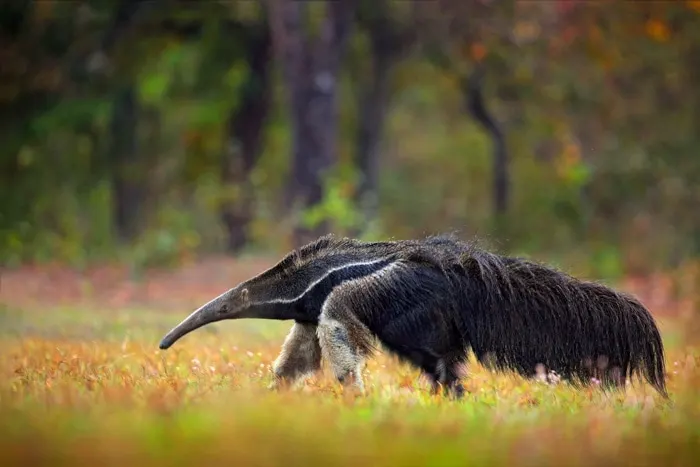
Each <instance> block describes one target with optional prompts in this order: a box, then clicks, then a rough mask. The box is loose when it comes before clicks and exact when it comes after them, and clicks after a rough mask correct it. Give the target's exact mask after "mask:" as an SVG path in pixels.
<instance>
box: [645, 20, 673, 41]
mask: <svg viewBox="0 0 700 467" xmlns="http://www.w3.org/2000/svg"><path fill="white" fill-rule="evenodd" d="M646 31H647V34H648V35H649V37H651V38H653V39H655V40H657V41H659V42H666V41H667V40H668V38H669V36H670V35H671V32H670V31H669V30H668V27H667V26H666V24H664V23H663V22H661V21H659V20H655V19H651V20H649V21H647V23H646Z"/></svg>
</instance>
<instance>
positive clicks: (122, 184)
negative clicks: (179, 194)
mask: <svg viewBox="0 0 700 467" xmlns="http://www.w3.org/2000/svg"><path fill="white" fill-rule="evenodd" d="M113 105H114V108H113V110H112V121H111V136H112V140H111V144H110V147H109V154H110V158H109V160H110V167H111V170H112V207H113V216H114V225H115V228H116V231H117V235H118V237H119V239H120V240H121V241H131V240H133V239H134V238H135V237H136V236H137V235H138V234H139V229H140V218H139V214H140V212H139V211H140V209H139V206H140V205H141V202H142V198H143V179H142V176H141V173H140V171H139V154H138V150H137V142H136V139H137V136H136V127H137V119H138V102H137V97H136V91H135V89H134V87H133V86H132V85H127V86H125V87H124V88H123V89H121V90H119V91H118V92H117V93H116V97H115V99H114V104H113Z"/></svg>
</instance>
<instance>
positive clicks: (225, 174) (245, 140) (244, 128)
mask: <svg viewBox="0 0 700 467" xmlns="http://www.w3.org/2000/svg"><path fill="white" fill-rule="evenodd" d="M262 26H263V27H260V28H255V29H254V30H253V31H251V36H250V38H249V40H248V42H247V50H248V57H247V61H248V66H249V75H248V81H247V83H246V84H245V85H244V90H243V94H242V96H241V102H240V104H239V106H238V108H237V109H235V110H233V111H231V114H230V116H229V122H228V129H227V135H226V139H227V141H226V144H225V149H224V154H223V158H222V181H223V183H224V185H225V186H228V187H235V189H236V196H235V199H233V200H231V201H227V202H225V203H224V204H223V206H222V207H221V219H222V221H223V223H224V226H225V227H226V236H227V242H226V247H227V250H228V251H229V252H230V253H235V252H237V251H239V250H240V249H241V248H243V247H244V246H245V244H246V243H247V241H248V230H247V229H248V225H249V223H250V221H251V219H252V217H253V196H252V186H251V184H250V173H251V171H252V170H253V168H254V167H255V164H256V162H257V161H258V159H259V157H260V154H261V152H262V139H263V133H264V131H263V130H264V128H265V122H266V119H267V115H268V113H269V108H270V77H269V64H270V58H271V57H270V50H271V39H270V35H269V28H268V27H267V25H266V24H264V25H262Z"/></svg>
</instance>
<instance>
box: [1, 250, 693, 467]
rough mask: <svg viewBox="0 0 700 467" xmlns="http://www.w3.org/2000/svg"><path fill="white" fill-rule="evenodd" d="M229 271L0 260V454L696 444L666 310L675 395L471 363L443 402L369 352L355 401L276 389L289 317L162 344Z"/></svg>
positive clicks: (296, 459) (221, 458) (663, 455)
mask: <svg viewBox="0 0 700 467" xmlns="http://www.w3.org/2000/svg"><path fill="white" fill-rule="evenodd" d="M231 268H233V269H225V268H223V266H221V267H219V268H218V269H217V267H213V266H211V265H210V266H209V267H207V268H206V271H208V272H207V273H206V274H205V273H204V272H203V271H204V269H202V270H191V271H190V272H188V273H186V274H185V273H182V274H180V275H176V274H170V275H164V276H156V275H153V276H150V277H149V278H148V279H147V280H146V281H144V282H143V283H141V285H139V286H135V285H133V283H131V282H129V281H127V280H126V279H125V276H124V275H119V274H117V273H114V272H104V271H103V272H102V273H97V272H94V273H92V278H91V279H90V280H87V279H84V275H80V274H72V275H70V274H67V273H65V272H60V271H53V272H48V273H46V272H45V273H42V274H43V275H42V274H39V273H38V272H37V271H34V270H26V271H23V272H21V271H20V272H6V273H4V274H3V277H2V281H1V285H0V287H1V289H0V290H1V291H0V297H1V298H2V299H1V300H0V302H1V303H2V305H0V325H1V326H0V453H1V454H0V456H1V458H2V465H30V464H31V465H49V464H50V465H68V464H75V463H78V462H99V463H100V464H101V465H132V466H133V465H141V464H144V465H145V464H148V465H151V466H153V465H166V464H167V465H187V464H190V465H191V464H193V463H194V464H199V465H212V464H224V463H225V464H227V465H234V466H238V465H348V466H349V465H354V466H356V465H359V464H361V463H362V462H367V463H369V464H370V465H406V466H410V465H416V466H417V465H460V466H462V465H538V466H540V465H595V464H603V465H654V466H659V465H664V466H666V465H669V466H670V465H695V462H696V460H697V459H698V458H699V457H698V456H700V399H699V398H698V397H697V394H698V391H699V390H700V371H699V369H698V366H700V349H699V348H698V347H696V346H694V345H691V344H690V343H689V341H687V340H686V338H685V337H684V333H683V327H684V326H683V324H682V322H681V321H679V320H678V319H677V318H674V317H673V316H672V315H664V316H661V317H660V318H659V320H660V323H661V327H662V331H663V336H664V340H665V343H666V348H667V371H668V385H669V392H670V395H671V401H670V402H665V401H663V400H662V399H661V398H660V397H659V396H658V395H657V394H656V393H655V392H654V391H653V390H652V389H651V388H650V387H648V386H646V385H639V384H636V385H633V386H630V387H629V388H628V390H627V391H626V392H624V393H612V394H606V393H603V392H601V391H598V390H596V389H595V388H590V389H584V390H575V389H572V388H570V387H568V386H567V385H565V384H562V383H559V384H547V383H546V382H543V381H537V380H525V379H523V378H521V377H518V376H515V375H509V374H501V375H499V374H494V373H491V372H489V371H487V370H485V369H484V368H482V367H480V366H479V365H478V364H476V363H475V362H471V364H470V366H469V374H468V376H467V377H466V378H465V380H464V385H465V388H466V390H467V394H466V396H465V398H464V399H463V400H462V401H459V402H455V401H452V400H449V399H448V398H445V397H443V396H441V395H430V394H429V392H428V385H427V383H426V382H425V381H423V380H422V379H421V377H420V375H419V374H418V373H417V372H415V371H414V370H412V369H410V368H408V367H406V366H404V365H402V364H399V363H397V362H396V361H395V360H394V359H393V358H392V357H390V356H388V355H379V356H377V358H375V359H373V360H371V361H369V362H368V364H367V367H366V370H365V380H366V384H367V389H368V394H367V395H366V396H364V397H356V396H354V395H352V394H346V393H344V392H343V390H342V388H341V387H340V386H339V385H338V384H337V383H335V382H334V381H333V379H332V378H331V377H330V374H329V372H328V371H327V370H326V369H324V371H323V372H322V373H321V374H319V375H318V376H317V377H315V378H312V379H311V380H309V381H308V382H307V383H306V384H305V385H304V386H303V387H302V388H300V389H299V390H294V391H285V392H272V391H270V390H268V389H267V385H268V384H269V382H270V365H271V363H272V361H273V360H274V359H275V357H276V356H277V353H278V351H279V348H280V345H281V343H282V340H283V338H284V336H285V334H286V332H287V330H288V329H289V327H290V323H277V322H273V323H270V322H258V321H253V320H242V321H237V322H228V323H227V322H223V323H217V324H215V325H212V326H209V327H207V328H203V329H201V330H200V331H198V332H196V333H193V334H191V335H189V336H187V337H185V338H183V339H182V340H181V341H180V342H178V343H177V344H176V345H175V346H173V348H171V349H170V350H168V351H161V350H159V349H158V342H159V339H160V338H161V337H162V335H163V334H164V333H165V332H166V331H167V330H168V329H170V328H171V327H172V326H173V325H174V324H176V323H177V322H179V321H180V319H182V318H183V317H184V316H186V315H187V314H188V313H189V312H190V311H191V309H192V307H194V306H196V305H197V304H198V303H200V302H201V301H202V300H206V299H207V298H208V297H210V294H212V293H215V292H216V291H218V290H219V288H221V287H225V286H226V284H229V283H230V282H235V281H236V280H239V279H241V278H242V277H243V276H246V275H247V274H248V273H249V272H250V271H252V270H255V269H258V268H259V266H258V265H255V264H248V265H245V264H244V265H236V266H231ZM207 274H208V275H207ZM659 306H660V305H659Z"/></svg>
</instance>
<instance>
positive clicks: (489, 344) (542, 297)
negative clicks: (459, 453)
mask: <svg viewBox="0 0 700 467" xmlns="http://www.w3.org/2000/svg"><path fill="white" fill-rule="evenodd" d="M240 318H266V319H276V320H294V321H295V324H294V326H293V327H292V329H291V331H290V333H289V335H288V336H287V338H286V340H285V342H284V344H283V347H282V352H281V354H280V356H279V357H278V358H277V360H276V361H275V363H274V365H273V370H274V375H275V383H273V386H277V385H278V384H280V383H282V382H285V383H287V384H290V383H293V382H295V381H301V378H302V377H305V376H308V375H310V374H312V373H313V372H315V371H316V370H318V369H319V368H320V364H321V358H322V357H323V358H324V359H325V360H326V361H327V362H329V363H330V366H331V368H332V369H333V372H334V373H335V377H336V378H337V379H338V380H339V381H340V382H341V383H343V384H350V383H351V382H353V384H354V385H355V387H356V388H358V389H359V390H361V391H363V390H364V386H363V382H362V378H361V369H362V365H363V362H364V360H365V359H366V358H367V357H369V356H370V354H371V353H372V351H373V349H375V344H376V343H377V342H378V343H379V344H380V345H381V346H382V347H383V348H384V349H386V350H388V351H389V352H391V353H393V354H395V355H397V356H398V357H399V358H400V359H401V360H403V361H405V362H409V363H411V364H413V365H414V366H416V367H418V368H420V369H421V370H422V371H423V372H424V373H425V374H426V375H427V376H428V377H429V378H430V380H431V382H432V385H433V390H437V389H438V388H440V387H441V386H442V387H445V388H446V389H447V390H448V392H450V393H451V394H453V395H455V396H457V397H459V396H460V395H461V394H462V392H463V389H462V386H461V384H460V383H459V376H458V371H457V369H458V367H459V365H461V364H463V363H465V361H466V360H467V357H468V351H469V350H470V349H471V350H472V351H473V352H474V354H475V355H476V358H477V359H478V360H479V361H480V362H482V363H483V364H485V365H487V367H489V368H491V369H493V370H497V371H503V370H514V371H516V372H518V373H520V374H522V375H525V376H533V375H534V374H535V371H536V369H537V368H538V367H539V368H542V366H544V368H545V369H546V371H555V372H557V373H558V374H559V376H560V377H561V378H563V379H565V380H568V381H570V382H571V383H573V384H575V385H579V384H588V383H589V382H590V381H591V380H592V378H597V379H599V380H600V381H601V383H602V384H603V385H604V386H605V387H624V385H625V382H626V381H627V380H628V379H630V377H631V376H632V375H633V374H638V375H640V376H643V377H644V378H646V380H647V381H648V382H649V383H651V384H652V385H653V386H654V387H655V388H656V389H657V390H658V391H659V392H660V393H661V394H662V395H664V396H666V387H665V379H664V378H665V374H664V364H665V363H664V348H663V344H662V341H661V336H660V334H659V330H658V328H657V326H656V323H655V322H654V319H653V317H652V316H651V314H650V313H649V312H648V311H647V309H646V308H645V307H644V306H643V305H642V304H641V303H640V302H639V301H637V300H636V299H635V298H633V297H631V296H628V295H626V294H623V293H620V292H617V291H614V290H612V289H610V288H608V287H605V286H603V285H600V284H596V283H593V282H585V281H582V280H579V279H576V278H574V277H571V276H569V275H567V274H564V273H562V272H559V271H557V270H554V269H552V268H549V267H547V266H544V265H540V264H537V263H534V262H531V261H528V260H524V259H520V258H511V257H505V256H499V255H496V254H493V253H490V252H487V251H483V250H481V249H479V248H477V247H476V246H474V245H472V244H470V243H466V242H463V241H460V240H459V239H457V238H456V237H453V236H436V237H428V238H425V239H422V240H401V241H393V242H373V243H367V242H361V241H358V240H353V239H347V238H335V237H333V236H325V237H321V238H319V239H318V240H316V241H314V242H312V243H309V244H308V245H305V246H304V247H302V248H300V249H298V250H296V251H293V252H292V253H290V254H288V255H287V256H286V257H285V258H284V259H283V260H282V261H280V262H279V263H278V264H277V265H275V266H274V267H272V268H270V269H269V270H267V271H265V272H263V273H262V274H260V275H258V276H256V277H254V278H252V279H250V280H248V281H246V282H243V283H241V284H239V285H237V286H236V287H234V288H232V289H230V290H228V291H226V292H224V293H223V294H222V295H220V296H219V297H217V298H215V299H213V300H212V301H210V302H209V303H207V304H205V305H203V306H202V307H201V308H199V309H198V310H196V311H195V312H194V313H192V314H191V315H190V316H189V317H187V318H186V319H185V320H184V321H182V323H180V324H179V325H178V326H176V327H175V328H174V329H173V330H171V331H170V332H169V333H168V334H167V335H166V336H165V337H164V338H163V340H162V342H161V344H160V348H161V349H167V348H168V347H170V346H171V345H173V343H174V342H175V341H177V340H178V339H180V338H181V337H182V336H184V335H185V334H188V333H189V332H191V331H194V330H195V329H197V328H199V327H201V326H204V325H206V324H208V323H212V322H215V321H220V320H225V319H240Z"/></svg>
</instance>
